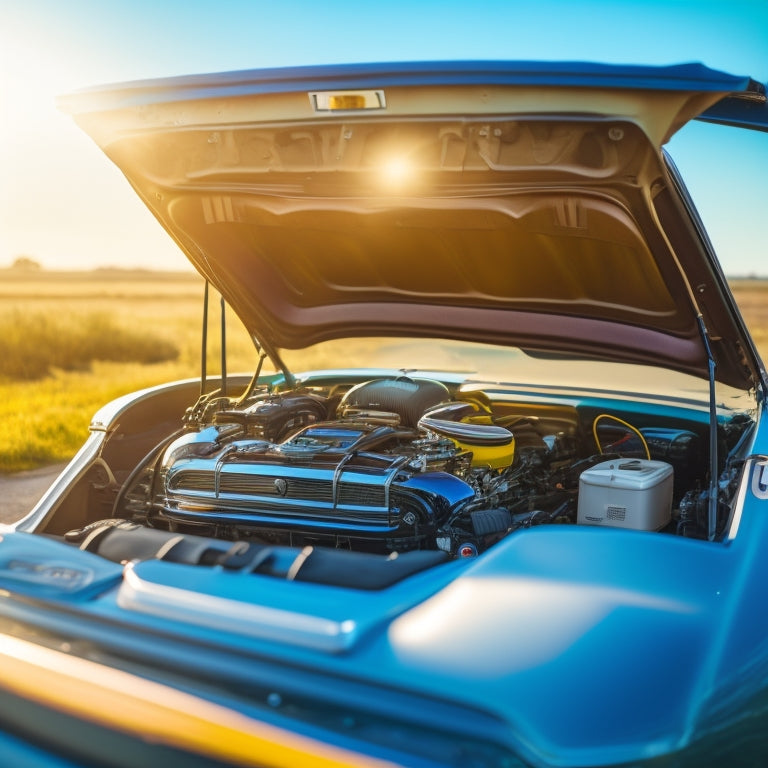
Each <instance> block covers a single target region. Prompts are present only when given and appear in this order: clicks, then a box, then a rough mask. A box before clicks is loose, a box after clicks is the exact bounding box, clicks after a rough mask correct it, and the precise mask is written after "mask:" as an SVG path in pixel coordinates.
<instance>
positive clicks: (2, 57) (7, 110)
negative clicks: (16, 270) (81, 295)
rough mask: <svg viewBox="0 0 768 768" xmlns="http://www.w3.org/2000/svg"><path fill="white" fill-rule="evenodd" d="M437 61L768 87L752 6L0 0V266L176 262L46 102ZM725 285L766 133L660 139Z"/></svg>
mask: <svg viewBox="0 0 768 768" xmlns="http://www.w3.org/2000/svg"><path fill="white" fill-rule="evenodd" d="M425 59H432V60H440V59H442V60H445V59H558V60H569V59H570V60H594V61H607V62H622V63H650V64H653V63H658V64H671V63H679V62H684V61H702V62H703V63H705V64H707V65H709V66H711V67H714V68H717V69H724V70H726V71H730V72H733V73H735V74H740V75H742V74H749V75H751V76H752V77H755V78H756V79H759V80H761V81H762V82H767V81H768V0H733V1H732V2H726V0H721V2H708V1H707V0H666V2H651V1H649V2H639V1H637V0H636V1H634V2H633V1H632V0H614V1H613V2H608V1H607V0H595V1H593V2H588V1H587V0H584V1H583V2H578V1H572V2H565V1H564V0H538V2H536V3H532V2H530V0H528V2H517V0H506V1H505V2H497V1H495V0H486V2H482V3H469V2H467V1H466V0H462V1H461V2H454V1H453V0H442V1H441V2H433V1H432V0H427V1H423V0H422V1H421V2H420V1H419V0H410V1H409V2H403V1H401V0H388V2H386V3H384V2H376V3H373V2H365V1H364V0H356V2H340V1H339V0H325V2H318V1H317V0H314V1H313V2H308V1H304V0H302V1H300V2H290V0H283V1H282V2H275V0H271V1H270V2H263V1H262V0H250V1H248V2H246V1H244V0H241V1H240V2H235V1H234V0H218V1H217V2H211V1H210V0H209V1H208V2H198V0H186V1H184V2H182V1H181V0H165V1H164V0H154V1H153V2H150V1H149V0H133V1H132V2H117V1H111V0H66V2H63V1H62V0H0V99H1V106H2V111H0V167H2V169H3V171H2V174H0V266H3V265H7V264H9V263H11V261H12V260H13V258H15V256H17V255H19V254H22V253H23V254H29V255H31V256H33V257H34V258H36V259H37V260H38V261H40V262H41V263H43V264H44V265H45V266H46V267H49V268H70V267H94V266H103V265H119V266H129V265H132V264H133V265H136V266H168V267H174V268H176V267H183V266H184V263H185V262H184V261H183V258H182V257H180V256H179V255H178V254H177V251H176V248H175V246H173V244H172V243H171V242H170V240H169V238H168V237H167V236H166V235H165V233H163V232H162V230H161V229H160V227H159V226H158V225H157V224H156V222H155V221H154V219H152V218H151V216H150V215H149V214H148V213H146V212H145V211H144V209H143V207H142V206H141V205H140V203H138V201H137V200H136V199H134V198H135V195H134V194H133V192H132V191H130V190H129V189H128V187H127V184H126V183H125V181H124V180H123V179H122V177H121V176H120V174H119V173H118V172H117V171H116V170H115V169H113V168H112V167H111V166H110V165H109V163H108V161H107V160H106V159H105V158H104V157H103V156H102V155H101V154H100V153H99V151H98V150H97V149H96V148H95V147H94V146H93V145H92V144H91V143H90V140H88V139H87V138H86V137H84V136H83V135H81V134H80V132H79V130H78V129H77V128H76V127H75V126H74V125H73V124H72V122H71V120H70V118H68V117H66V116H64V115H61V114H60V113H58V112H57V111H56V109H55V106H54V98H55V95H56V94H57V93H62V92H66V91H69V90H73V89H77V88H80V87H84V86H88V85H92V84H97V83H103V82H114V81H120V80H129V79H142V78H149V77H162V76H168V75H176V74H186V73H191V72H212V71H227V70H235V69H248V68H258V67H270V66H286V65H296V64H320V63H334V62H351V61H387V60H388V61H395V60H398V61H409V60H425ZM669 148H670V151H671V152H672V154H673V156H674V157H675V159H676V161H677V163H678V165H679V167H680V168H681V170H682V171H683V174H684V176H685V178H686V180H687V182H688V184H689V187H690V188H691V192H692V194H693V197H694V200H695V202H696V204H697V205H698V207H699V209H700V212H701V214H702V217H703V218H704V220H705V222H706V224H707V226H708V228H709V230H710V234H711V235H712V239H713V241H714V243H715V246H716V249H717V251H718V253H719V255H720V257H721V260H722V261H723V262H724V265H725V268H726V271H727V272H728V273H729V274H748V273H758V274H765V275H768V260H767V259H766V258H765V255H764V253H765V251H764V248H763V246H762V244H761V240H762V238H761V237H760V236H759V234H758V228H759V225H760V222H761V221H762V217H763V216H764V213H763V210H764V208H765V203H766V201H768V134H748V133H747V132H744V131H733V130H730V129H723V128H720V127H717V126H707V125H702V124H693V125H691V126H688V127H686V128H684V129H683V131H682V132H681V133H680V134H679V135H678V136H677V137H675V138H674V139H673V140H672V142H671V144H670V147H669Z"/></svg>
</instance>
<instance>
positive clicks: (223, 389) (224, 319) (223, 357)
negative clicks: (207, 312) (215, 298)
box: [219, 296, 227, 397]
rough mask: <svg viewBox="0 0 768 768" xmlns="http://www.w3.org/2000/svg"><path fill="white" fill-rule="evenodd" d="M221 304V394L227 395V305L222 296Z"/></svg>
mask: <svg viewBox="0 0 768 768" xmlns="http://www.w3.org/2000/svg"><path fill="white" fill-rule="evenodd" d="M219 304H220V306H221V396H222V397H226V396H227V305H226V303H225V302H224V297H223V296H222V297H221V299H220V302H219Z"/></svg>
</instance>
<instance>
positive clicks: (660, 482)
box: [577, 459, 673, 531]
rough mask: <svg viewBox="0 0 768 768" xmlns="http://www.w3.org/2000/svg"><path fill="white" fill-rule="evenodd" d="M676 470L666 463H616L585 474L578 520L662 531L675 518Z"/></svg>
mask: <svg viewBox="0 0 768 768" xmlns="http://www.w3.org/2000/svg"><path fill="white" fill-rule="evenodd" d="M672 483H673V470H672V466H671V465H670V464H667V463H666V462H665V461H650V460H646V459H615V460H612V461H604V462H602V463H601V464H596V465H595V466H594V467H592V468H591V469H587V470H585V471H584V472H582V473H581V477H580V478H579V506H578V517H577V520H578V522H579V523H580V524H582V525H607V526H612V527H615V528H632V529H634V530H638V531H658V530H659V529H661V528H663V527H664V526H665V525H667V524H668V523H669V521H670V519H671V517H672Z"/></svg>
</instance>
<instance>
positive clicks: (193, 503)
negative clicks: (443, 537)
mask: <svg viewBox="0 0 768 768" xmlns="http://www.w3.org/2000/svg"><path fill="white" fill-rule="evenodd" d="M445 442H446V441H442V440H439V439H432V440H430V439H428V438H426V437H425V435H423V434H420V433H419V432H418V431H417V430H414V429H411V428H407V427H399V426H390V425H386V424H385V425H382V424H371V423H369V422H365V421H349V422H342V421H337V422H320V423H317V424H313V425H310V426H307V427H304V428H303V429H301V430H299V431H298V432H297V433H295V434H294V435H293V436H292V437H290V438H289V439H287V440H285V441H283V442H281V443H270V442H268V441H264V440H250V439H249V440H243V439H238V440H229V439H228V438H227V427H226V426H218V425H214V426H210V427H207V428H205V429H203V430H200V431H199V432H193V433H189V434H186V435H184V436H182V437H181V438H179V439H178V440H176V441H175V442H174V443H172V444H171V445H170V446H169V448H168V449H167V451H166V454H165V457H164V459H163V487H164V496H165V499H164V504H163V509H162V515H163V516H164V517H166V518H167V519H168V520H169V521H174V522H176V523H184V524H195V525H211V524H213V525H215V526H232V527H235V528H237V529H239V530H243V529H248V528H251V529H252V530H254V531H258V532H259V533H260V535H264V534H265V533H267V532H272V533H275V534H277V533H278V532H283V533H287V534H292V535H289V537H288V538H289V540H290V541H291V543H294V544H296V543H301V544H305V543H327V544H331V543H332V544H333V545H334V546H339V545H343V544H344V543H345V542H344V540H345V539H347V540H354V543H355V548H370V549H374V550H388V551H392V550H406V549H413V548H422V547H424V546H430V547H431V546H434V539H435V536H436V534H437V532H438V531H439V529H440V526H441V525H442V524H443V523H445V522H446V521H447V520H449V518H450V517H451V515H452V513H453V512H455V511H456V510H457V508H459V507H460V506H461V505H462V503H464V502H466V501H468V500H470V499H472V498H474V496H475V492H474V490H473V488H472V487H471V486H470V485H469V484H468V483H466V482H465V481H464V480H462V479H461V478H460V477H459V475H460V474H462V472H465V471H466V468H467V460H466V456H465V455H464V454H462V453H460V452H458V451H456V450H455V449H454V448H453V446H449V445H445V444H442V443H445ZM430 449H432V453H431V455H430ZM438 449H441V450H438ZM433 467H440V468H439V469H435V468H433Z"/></svg>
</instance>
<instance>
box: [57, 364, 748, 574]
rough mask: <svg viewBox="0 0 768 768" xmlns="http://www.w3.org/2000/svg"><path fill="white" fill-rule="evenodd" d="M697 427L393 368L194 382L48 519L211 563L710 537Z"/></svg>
mask: <svg viewBox="0 0 768 768" xmlns="http://www.w3.org/2000/svg"><path fill="white" fill-rule="evenodd" d="M752 425H753V422H752V420H751V419H750V418H749V417H748V416H747V415H746V414H742V413H729V414H727V415H726V416H725V417H722V418H721V420H720V423H719V426H718V431H719V435H718V440H719V443H720V446H721V450H720V456H721V466H720V477H719V482H718V488H719V494H720V498H719V499H718V531H720V532H722V531H723V530H724V528H725V527H726V523H727V520H728V518H729V515H730V509H731V500H732V497H733V495H734V493H735V487H736V483H737V480H738V475H739V470H740V467H741V464H742V459H743V458H744V456H743V453H744V450H745V449H744V448H743V447H742V446H744V445H745V444H746V443H747V442H748V441H747V440H746V436H747V434H749V433H750V431H751V430H750V427H751V426H752ZM177 427H178V425H177ZM707 428H708V424H707V421H706V413H705V412H702V411H700V410H694V409H676V410H675V411H674V413H673V415H670V409H669V408H668V407H666V406H664V407H659V406H654V405H653V404H640V403H637V402H625V401H621V400H615V399H613V400H607V399H605V398H590V397H584V398H580V399H576V398H572V397H569V398H564V397H560V398H557V397H547V398H542V397H531V396H528V397H521V396H520V394H519V393H510V392H508V391H505V390H504V389H503V388H501V387H496V388H493V387H490V386H489V387H481V386H467V385H463V386H460V385H456V384H452V383H450V382H449V383H448V384H446V383H443V382H441V381H438V380H435V379H429V378H418V377H411V376H409V375H406V374H402V375H396V376H384V377H375V378H371V379H366V380H362V381H355V380H350V381H344V382H339V381H337V380H334V381H332V382H330V383H326V382H322V381H312V382H311V383H307V382H305V383H304V385H303V386H299V387H292V388H289V389H284V390H279V389H274V388H268V387H263V386H260V385H255V384H252V385H251V386H249V387H247V388H246V389H245V391H244V392H243V393H242V394H240V395H238V396H237V397H234V396H229V395H226V394H222V393H221V391H218V390H217V391H214V392H211V393H208V394H205V395H202V396H201V397H200V398H199V399H198V401H197V402H196V403H195V405H193V406H192V407H189V408H187V410H186V413H185V414H184V416H183V418H182V426H181V428H177V429H175V430H173V431H172V432H169V434H167V435H166V436H165V437H164V438H163V439H161V440H159V441H158V442H156V444H154V445H153V446H152V448H151V450H150V451H149V452H148V453H147V454H146V455H145V456H144V457H143V458H142V459H141V460H140V461H139V462H138V464H137V465H136V466H133V467H130V468H129V467H126V468H118V467H114V466H110V465H109V463H108V461H109V459H108V457H109V450H108V449H105V450H104V451H103V452H102V456H101V457H100V458H99V460H98V461H97V462H95V464H94V467H95V469H94V472H93V473H91V478H90V480H89V489H88V492H87V494H88V499H89V502H88V504H87V505H86V507H85V508H86V510H87V512H86V515H85V516H83V515H82V513H79V517H73V515H72V514H71V512H70V513H69V514H64V513H62V514H60V515H59V517H58V522H53V521H51V523H50V524H49V525H48V526H47V530H48V531H49V532H52V533H58V534H62V535H63V536H64V538H65V540H67V541H70V542H72V543H76V544H77V545H78V546H80V547H81V548H84V549H90V550H91V551H100V550H99V548H100V547H101V548H103V547H104V542H105V541H106V538H105V537H107V536H108V537H109V538H110V541H111V543H110V547H111V548H113V549H114V552H113V553H112V555H111V556H110V557H111V558H112V559H117V560H130V559H132V558H133V557H136V553H135V551H134V549H135V547H137V546H138V547H139V549H140V550H141V551H142V552H144V551H145V550H147V548H149V549H148V550H147V551H149V553H150V555H151V556H152V557H158V556H162V553H163V552H167V551H169V548H171V546H172V544H173V543H174V542H177V541H178V540H179V538H178V537H187V538H191V540H193V541H198V540H200V541H202V540H205V541H207V542H208V545H206V546H207V549H206V551H207V552H208V554H207V555H205V556H203V555H200V554H199V553H198V554H195V555H194V557H193V559H194V558H196V559H195V562H201V561H203V560H205V559H206V558H208V560H209V561H211V558H213V560H212V561H211V562H217V563H221V562H232V560H231V558H232V557H233V551H236V553H238V554H237V556H236V557H235V561H238V562H240V561H243V562H245V561H244V560H243V557H244V553H245V551H246V549H248V548H250V554H249V555H248V558H246V559H249V558H252V557H254V556H255V553H256V552H257V551H259V550H261V549H263V548H264V547H272V548H274V547H282V548H288V549H289V550H290V551H291V552H292V553H293V554H294V555H295V554H296V553H297V552H300V551H302V550H303V549H307V551H309V549H314V550H316V551H329V550H350V551H352V552H358V553H367V554H375V555H379V556H383V557H384V558H392V557H395V558H397V557H402V556H406V555H409V554H410V553H417V552H421V553H422V555H421V557H422V558H423V556H424V555H423V553H425V552H432V553H435V554H436V555H439V557H440V558H441V559H456V558H462V557H471V556H475V555H478V554H480V553H482V552H483V551H485V550H487V549H488V548H489V547H491V546H493V544H495V543H496V542H498V541H499V540H501V539H503V538H504V537H506V536H508V535H510V534H513V533H514V532H516V531H519V530H521V529H525V528H530V527H532V526H540V525H551V524H558V525H600V526H612V527H621V528H630V529H635V530H646V531H659V532H663V533H669V534H678V535H683V536H690V537H697V538H706V530H707V529H706V516H707V508H708V504H709V499H708V487H709V486H708V479H707V466H708V465H707V460H706V459H707V457H706V446H707V431H706V430H707ZM115 439H116V435H114V434H113V435H111V436H110V437H109V440H108V442H109V441H114V440H115ZM102 465H103V466H102ZM128 470H130V471H128ZM105 474H106V480H105V477H104V475H105ZM121 474H122V475H123V477H121ZM107 507H108V508H109V513H108V514H103V512H104V510H105V509H106V508H107ZM78 509H79V510H82V509H83V506H82V505H81V506H79V507H78ZM56 519H57V518H53V520H56ZM150 532H151V533H150ZM174 537H175V538H174ZM118 539H120V540H121V541H122V542H123V544H122V545H121V546H117V547H116V542H117V541H118ZM212 542H222V544H221V545H218V544H211V543H212ZM236 544H237V545H238V546H234V545H236ZM173 545H174V546H175V544H173ZM184 546H187V545H184ZM232 546H234V550H232ZM182 548H183V547H182ZM187 548H189V547H187ZM193 549H194V547H193ZM204 549H205V548H204ZM180 551H181V550H180V549H177V552H176V555H177V556H178V554H179V552H180ZM101 553H102V554H103V552H101ZM185 557H186V555H185ZM326 557H327V555H326ZM415 557H416V556H412V557H411V562H415V561H416V560H415V559H414V558H415ZM201 558H202V560H201ZM238 558H239V559H238ZM407 560H408V557H405V559H403V560H402V562H401V565H402V566H403V567H405V568H406V570H407V566H406V565H405V563H406V561H407ZM272 562H273V563H274V558H272ZM419 562H420V563H421V561H419ZM430 562H432V561H431V560H430ZM290 567H291V566H290V564H288V565H286V566H285V569H284V570H286V571H288V570H290ZM420 567H423V563H422V564H421V566H420Z"/></svg>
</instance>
